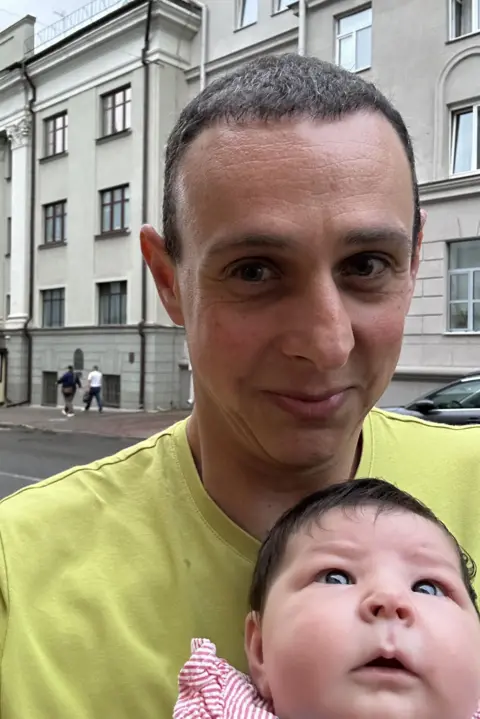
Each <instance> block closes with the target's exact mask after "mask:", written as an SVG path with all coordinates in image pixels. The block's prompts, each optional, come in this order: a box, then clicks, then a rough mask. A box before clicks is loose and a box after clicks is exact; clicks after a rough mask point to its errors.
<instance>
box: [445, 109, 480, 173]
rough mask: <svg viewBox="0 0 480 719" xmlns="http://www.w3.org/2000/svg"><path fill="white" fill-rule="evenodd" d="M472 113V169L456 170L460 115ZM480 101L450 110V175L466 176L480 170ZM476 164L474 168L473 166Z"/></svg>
mask: <svg viewBox="0 0 480 719" xmlns="http://www.w3.org/2000/svg"><path fill="white" fill-rule="evenodd" d="M468 111H471V113H472V138H471V139H472V149H471V157H470V169H469V170H462V171H461V172H455V171H454V170H455V155H456V147H457V137H456V135H457V127H458V118H459V117H460V115H464V114H466V113H467V112H468ZM479 133H480V102H473V103H472V104H471V105H465V106H463V107H456V108H454V109H452V110H450V177H464V176H466V175H474V174H477V173H479V172H480V134H479ZM474 165H476V167H474V169H472V166H474Z"/></svg>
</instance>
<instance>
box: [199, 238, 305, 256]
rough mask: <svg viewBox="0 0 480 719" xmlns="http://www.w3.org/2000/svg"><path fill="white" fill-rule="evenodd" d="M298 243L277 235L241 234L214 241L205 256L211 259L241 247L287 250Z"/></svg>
mask: <svg viewBox="0 0 480 719" xmlns="http://www.w3.org/2000/svg"><path fill="white" fill-rule="evenodd" d="M292 244H296V243H295V240H294V239H293V238H292V239H289V238H286V237H275V236H274V235H262V234H258V235H257V234H248V235H239V236H238V237H235V236H232V237H223V238H221V239H219V240H218V241H216V242H215V243H212V245H211V246H210V247H209V248H208V249H207V250H206V253H205V257H206V258H208V259H211V258H212V257H216V256H217V255H221V254H223V253H224V252H228V251H229V250H241V249H250V250H253V249H259V250H262V249H276V250H285V249H287V248H289V247H291V246H292Z"/></svg>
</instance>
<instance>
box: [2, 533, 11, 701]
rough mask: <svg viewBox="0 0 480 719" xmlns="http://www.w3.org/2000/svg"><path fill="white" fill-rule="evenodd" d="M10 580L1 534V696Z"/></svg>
mask: <svg viewBox="0 0 480 719" xmlns="http://www.w3.org/2000/svg"><path fill="white" fill-rule="evenodd" d="M8 606H9V600H8V581H7V566H6V560H5V550H4V547H3V540H2V538H1V536H0V662H1V664H0V696H1V694H3V654H4V650H5V641H6V637H7V624H8Z"/></svg>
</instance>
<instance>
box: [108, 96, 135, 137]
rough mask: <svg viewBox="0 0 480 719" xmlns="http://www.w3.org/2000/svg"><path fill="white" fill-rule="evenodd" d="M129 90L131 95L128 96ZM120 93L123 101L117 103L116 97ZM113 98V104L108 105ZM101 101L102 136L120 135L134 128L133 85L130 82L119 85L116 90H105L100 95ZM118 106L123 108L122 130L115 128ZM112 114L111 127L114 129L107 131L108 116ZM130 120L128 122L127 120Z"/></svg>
mask: <svg viewBox="0 0 480 719" xmlns="http://www.w3.org/2000/svg"><path fill="white" fill-rule="evenodd" d="M127 92H128V93H129V97H128V98H127ZM118 95H123V101H122V102H120V103H118V104H116V102H115V98H116V97H117V96H118ZM110 99H111V100H112V106H111V107H107V106H106V105H107V103H108V101H109V100H110ZM100 103H101V105H100V106H101V130H102V134H101V137H102V138H103V137H113V136H114V135H119V134H120V133H122V132H126V131H127V130H131V129H132V86H131V84H130V83H127V84H126V85H122V86H121V87H117V88H115V89H114V90H109V91H108V92H105V93H103V94H102V95H101V97H100ZM117 107H121V108H122V127H121V129H120V130H117V129H114V128H115V111H116V109H117ZM127 108H129V117H127ZM109 114H111V127H112V131H111V132H107V127H108V122H107V117H108V115H109ZM127 120H128V122H127Z"/></svg>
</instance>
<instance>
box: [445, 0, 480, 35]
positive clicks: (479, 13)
mask: <svg viewBox="0 0 480 719" xmlns="http://www.w3.org/2000/svg"><path fill="white" fill-rule="evenodd" d="M462 1H463V2H464V1H465V0H462ZM469 2H470V3H471V13H472V29H471V30H469V31H468V32H465V33H462V34H460V35H455V5H456V4H457V3H458V0H450V1H449V40H459V39H460V38H463V37H468V36H469V35H474V34H475V33H478V32H480V6H479V5H480V4H479V2H478V0H469Z"/></svg>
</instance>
